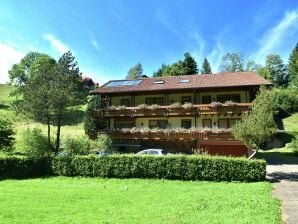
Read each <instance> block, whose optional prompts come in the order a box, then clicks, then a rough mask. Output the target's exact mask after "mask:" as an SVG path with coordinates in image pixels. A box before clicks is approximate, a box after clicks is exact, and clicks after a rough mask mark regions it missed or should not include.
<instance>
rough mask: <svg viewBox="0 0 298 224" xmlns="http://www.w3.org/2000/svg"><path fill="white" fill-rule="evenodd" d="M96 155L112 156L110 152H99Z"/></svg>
mask: <svg viewBox="0 0 298 224" xmlns="http://www.w3.org/2000/svg"><path fill="white" fill-rule="evenodd" d="M95 154H96V155H97V156H109V155H112V153H110V152H104V151H97V152H96V153H95Z"/></svg>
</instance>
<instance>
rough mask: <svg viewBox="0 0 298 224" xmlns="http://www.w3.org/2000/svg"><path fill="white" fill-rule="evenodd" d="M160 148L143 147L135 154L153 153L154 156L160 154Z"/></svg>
mask: <svg viewBox="0 0 298 224" xmlns="http://www.w3.org/2000/svg"><path fill="white" fill-rule="evenodd" d="M162 151H163V150H162V149H145V150H142V151H140V152H138V153H137V155H155V156H162V155H164V154H163V153H162Z"/></svg>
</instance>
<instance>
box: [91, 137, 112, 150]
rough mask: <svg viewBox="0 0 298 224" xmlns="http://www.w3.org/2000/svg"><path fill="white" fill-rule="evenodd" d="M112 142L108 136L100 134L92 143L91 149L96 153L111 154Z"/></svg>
mask: <svg viewBox="0 0 298 224" xmlns="http://www.w3.org/2000/svg"><path fill="white" fill-rule="evenodd" d="M112 144H113V142H112V139H111V138H110V136H108V135H106V134H100V135H98V136H97V139H96V140H95V142H94V146H93V148H94V149H96V151H102V152H112V151H113V146H112Z"/></svg>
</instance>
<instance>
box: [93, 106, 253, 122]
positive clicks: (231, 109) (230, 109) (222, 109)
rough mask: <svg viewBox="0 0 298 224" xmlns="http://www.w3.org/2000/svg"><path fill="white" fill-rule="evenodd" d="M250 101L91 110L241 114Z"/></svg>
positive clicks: (104, 114) (105, 113)
mask: <svg viewBox="0 0 298 224" xmlns="http://www.w3.org/2000/svg"><path fill="white" fill-rule="evenodd" d="M251 107H252V104H251V103H233V104H231V103H230V104H228V103H225V104H220V103H211V104H184V105H176V106H173V105H167V106H159V105H151V106H148V105H145V104H142V105H139V106H137V107H125V106H118V107H116V106H110V107H105V108H99V109H96V110H94V111H93V116H94V117H95V118H114V117H170V116H196V115H197V116H198V115H228V114H230V115H241V114H243V113H246V112H249V111H250V109H251Z"/></svg>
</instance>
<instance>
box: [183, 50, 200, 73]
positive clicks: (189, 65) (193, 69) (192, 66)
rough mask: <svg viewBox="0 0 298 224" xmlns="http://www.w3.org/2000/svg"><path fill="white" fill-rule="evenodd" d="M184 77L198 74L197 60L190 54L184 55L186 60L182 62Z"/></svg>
mask: <svg viewBox="0 0 298 224" xmlns="http://www.w3.org/2000/svg"><path fill="white" fill-rule="evenodd" d="M181 64H182V66H181V67H182V71H181V73H182V75H193V74H197V73H198V65H197V62H196V61H195V59H194V58H193V57H192V56H191V55H190V53H188V52H187V53H185V54H184V60H183V61H182V63H181Z"/></svg>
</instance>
